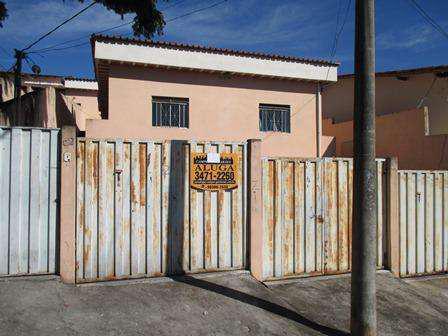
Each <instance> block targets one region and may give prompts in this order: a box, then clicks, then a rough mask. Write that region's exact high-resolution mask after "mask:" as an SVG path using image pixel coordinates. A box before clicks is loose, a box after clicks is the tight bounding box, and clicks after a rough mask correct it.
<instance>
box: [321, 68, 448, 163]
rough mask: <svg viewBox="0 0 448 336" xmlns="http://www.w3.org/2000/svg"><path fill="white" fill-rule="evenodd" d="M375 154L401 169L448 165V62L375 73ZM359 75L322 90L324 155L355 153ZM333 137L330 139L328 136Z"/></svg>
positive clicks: (351, 76)
mask: <svg viewBox="0 0 448 336" xmlns="http://www.w3.org/2000/svg"><path fill="white" fill-rule="evenodd" d="M375 83H376V114H377V117H376V154H377V156H378V157H392V156H396V157H398V164H399V167H400V168H401V169H447V168H448V144H447V141H448V139H447V136H448V65H442V66H433V67H426V68H417V69H408V70H396V71H387V72H379V73H377V74H376V81H375ZM353 99H354V75H341V76H339V77H338V81H337V82H336V83H335V84H331V85H328V86H327V87H326V88H325V89H324V90H323V93H322V106H323V107H322V108H323V118H324V121H323V134H324V135H325V136H327V137H333V140H332V141H330V142H328V143H326V144H325V148H324V151H326V153H325V156H344V157H347V156H352V155H353V106H354V101H353ZM326 139H328V138H326Z"/></svg>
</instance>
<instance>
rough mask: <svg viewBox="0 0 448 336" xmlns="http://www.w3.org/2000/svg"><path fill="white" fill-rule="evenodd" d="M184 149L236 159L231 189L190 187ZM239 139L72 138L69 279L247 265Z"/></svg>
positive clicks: (243, 163)
mask: <svg viewBox="0 0 448 336" xmlns="http://www.w3.org/2000/svg"><path fill="white" fill-rule="evenodd" d="M191 152H219V153H222V152H233V153H237V154H238V156H239V172H238V178H239V181H238V188H237V189H233V190H230V191H217V192H215V191H198V190H193V189H191V188H190V185H189V183H190V182H189V166H190V163H189V158H190V153H191ZM246 170H247V167H246V144H245V143H215V142H207V143H196V142H191V141H189V142H186V141H167V142H152V141H122V140H109V141H103V140H101V141H97V140H92V139H83V138H79V139H78V140H77V209H76V227H77V233H76V281H77V282H88V281H98V280H112V279H125V278H135V277H153V276H162V275H169V274H176V273H183V272H187V273H188V272H205V271H215V270H229V269H241V268H244V267H245V265H246V252H245V251H246V232H247V230H246V208H245V203H246Z"/></svg>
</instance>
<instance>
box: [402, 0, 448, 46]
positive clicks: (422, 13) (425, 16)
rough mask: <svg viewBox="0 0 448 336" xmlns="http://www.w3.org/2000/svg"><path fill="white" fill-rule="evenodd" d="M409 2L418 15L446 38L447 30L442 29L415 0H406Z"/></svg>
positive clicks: (447, 35) (447, 36)
mask: <svg viewBox="0 0 448 336" xmlns="http://www.w3.org/2000/svg"><path fill="white" fill-rule="evenodd" d="M408 1H409V3H410V4H411V5H412V6H413V7H414V8H415V10H416V11H417V12H418V14H420V16H421V17H422V18H423V19H425V21H426V22H427V23H429V24H430V25H431V26H432V27H433V28H434V29H435V30H437V31H438V32H439V33H440V34H442V35H443V36H445V37H446V38H447V39H448V32H447V31H446V30H445V29H443V27H442V26H441V25H439V24H438V23H437V22H436V21H435V20H434V19H433V18H432V17H431V16H430V15H429V14H428V13H427V12H426V11H425V10H424V9H423V8H422V7H421V6H420V5H419V4H418V2H417V1H416V0H408Z"/></svg>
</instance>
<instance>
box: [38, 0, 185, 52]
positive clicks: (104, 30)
mask: <svg viewBox="0 0 448 336" xmlns="http://www.w3.org/2000/svg"><path fill="white" fill-rule="evenodd" d="M185 1H186V0H180V1H177V2H175V3H172V4H171V5H170V6H167V7H164V8H162V9H161V10H163V11H164V10H167V9H170V8H173V7H176V6H178V5H180V4H182V3H184V2H185ZM133 22H134V20H130V21H127V22H125V23H121V24H119V25H116V26H113V27H109V28H106V29H103V30H99V31H97V32H94V33H93V34H102V33H106V32H108V31H111V30H115V29H118V28H121V27H124V26H128V25H130V24H132V23H133ZM90 36H91V34H89V35H86V36H81V37H78V38H74V39H71V40H66V41H63V42H60V43H56V44H54V45H51V46H48V47H46V48H42V49H38V50H33V51H32V52H44V51H48V50H50V49H52V50H65V49H66V48H62V49H61V48H56V47H59V46H62V45H65V44H68V43H71V42H76V41H81V40H83V39H86V38H87V39H89V38H90ZM85 44H88V43H84V44H81V45H85ZM78 46H80V45H78V44H77V45H74V46H73V47H78ZM54 48H56V49H54Z"/></svg>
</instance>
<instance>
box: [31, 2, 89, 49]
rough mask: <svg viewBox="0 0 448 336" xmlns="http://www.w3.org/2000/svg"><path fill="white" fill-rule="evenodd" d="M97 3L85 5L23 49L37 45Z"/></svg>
mask: <svg viewBox="0 0 448 336" xmlns="http://www.w3.org/2000/svg"><path fill="white" fill-rule="evenodd" d="M95 4H96V2H95V1H94V2H92V3H91V4H90V5H88V6H87V7H84V8H83V9H81V10H80V11H79V12H77V13H76V14H74V15H72V16H71V17H69V18H68V19H66V20H65V21H63V22H62V23H60V24H59V25H57V26H56V27H54V28H53V29H52V30H50V31H49V32H48V33H46V34H44V35H42V36H41V37H39V38H38V39H37V40H36V41H34V42H32V43H31V44H29V45H28V46H27V47H26V48H24V49H22V51H25V50H28V49H30V48H31V47H33V46H34V45H36V44H37V43H39V42H40V41H42V40H43V39H44V38H46V37H47V36H49V35H50V34H52V33H54V32H55V31H56V30H58V29H59V28H61V27H62V26H63V25H65V24H66V23H68V22H70V21H71V20H73V19H74V18H76V17H77V16H79V15H81V14H82V13H84V12H85V11H86V10H88V9H89V8H91V7H93V6H94V5H95Z"/></svg>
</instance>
